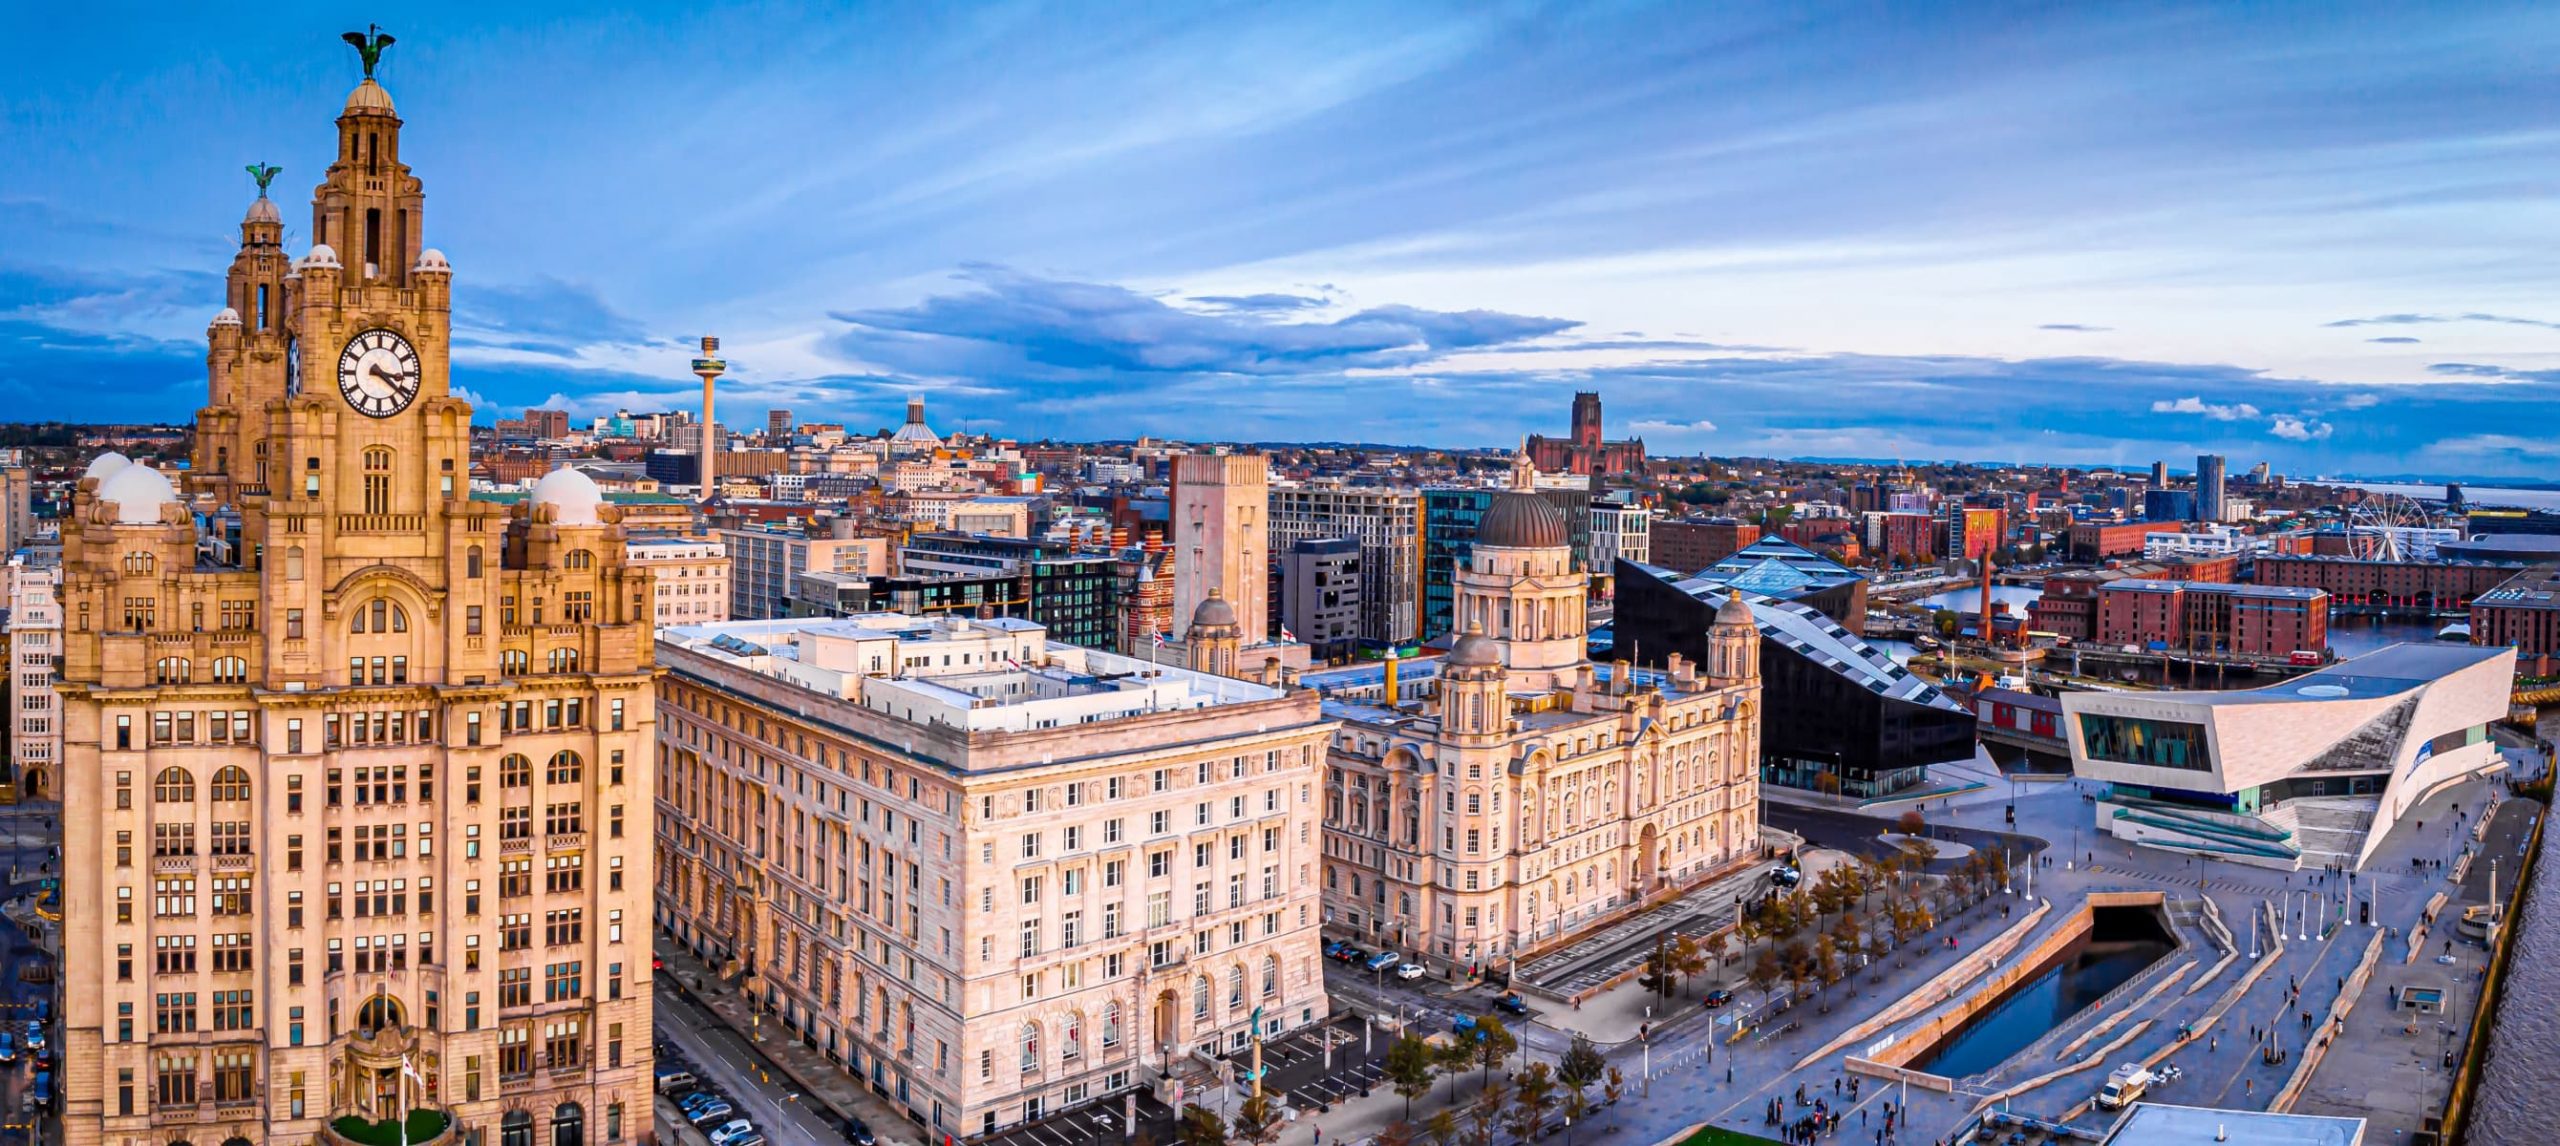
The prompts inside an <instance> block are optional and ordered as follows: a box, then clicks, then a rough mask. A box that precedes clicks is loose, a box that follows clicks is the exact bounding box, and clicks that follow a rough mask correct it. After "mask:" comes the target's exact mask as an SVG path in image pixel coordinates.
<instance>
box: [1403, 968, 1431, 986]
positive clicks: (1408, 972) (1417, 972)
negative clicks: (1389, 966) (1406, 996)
mask: <svg viewBox="0 0 2560 1146" xmlns="http://www.w3.org/2000/svg"><path fill="white" fill-rule="evenodd" d="M1430 973H1431V972H1430V971H1428V970H1426V969H1425V968H1424V967H1423V966H1422V964H1420V963H1406V964H1403V965H1401V966H1399V967H1397V968H1396V978H1399V979H1402V980H1404V981H1405V982H1408V983H1410V982H1412V981H1414V980H1416V979H1419V978H1421V977H1423V976H1425V975H1428V974H1430Z"/></svg>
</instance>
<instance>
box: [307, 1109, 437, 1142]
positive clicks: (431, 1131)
mask: <svg viewBox="0 0 2560 1146" xmlns="http://www.w3.org/2000/svg"><path fill="white" fill-rule="evenodd" d="M444 1127H445V1117H444V1114H443V1113H442V1112H440V1111H434V1110H427V1109H424V1108H421V1109H417V1110H412V1111H410V1112H409V1141H410V1142H411V1143H412V1144H415V1143H419V1142H424V1141H426V1140H428V1139H430V1138H433V1137H435V1136H436V1135H438V1134H442V1133H444ZM329 1129H331V1130H334V1131H336V1132H337V1133H338V1136H339V1137H341V1138H344V1139H346V1140H347V1141H349V1142H355V1143H359V1144H361V1146H400V1124H399V1123H397V1122H393V1121H391V1120H389V1119H384V1120H383V1121H380V1122H367V1121H365V1120H364V1119H362V1118H358V1117H356V1116H355V1115H352V1114H349V1115H344V1116H342V1117H340V1118H339V1119H338V1120H337V1121H335V1122H331V1123H330V1124H329Z"/></svg>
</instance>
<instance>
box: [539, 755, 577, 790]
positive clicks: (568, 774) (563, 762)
mask: <svg viewBox="0 0 2560 1146" xmlns="http://www.w3.org/2000/svg"><path fill="white" fill-rule="evenodd" d="M585 768H586V762H585V761H583V760H580V759H579V758H578V754H577V753H575V752H571V751H568V750H566V749H563V750H561V751H560V752H557V753H554V754H553V755H552V757H551V767H550V769H549V770H548V771H547V772H545V773H544V775H543V782H544V783H549V784H575V783H577V782H578V780H579V776H580V774H581V773H582V772H584V771H585Z"/></svg>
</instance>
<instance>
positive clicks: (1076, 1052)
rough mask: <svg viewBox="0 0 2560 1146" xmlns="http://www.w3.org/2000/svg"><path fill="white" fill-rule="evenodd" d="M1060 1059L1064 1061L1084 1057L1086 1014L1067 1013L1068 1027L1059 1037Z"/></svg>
mask: <svg viewBox="0 0 2560 1146" xmlns="http://www.w3.org/2000/svg"><path fill="white" fill-rule="evenodd" d="M1058 1057H1059V1058H1062V1059H1078V1058H1083V1057H1084V1012H1082V1011H1069V1012H1067V1027H1066V1029H1065V1030H1064V1031H1061V1032H1059V1035H1058Z"/></svg>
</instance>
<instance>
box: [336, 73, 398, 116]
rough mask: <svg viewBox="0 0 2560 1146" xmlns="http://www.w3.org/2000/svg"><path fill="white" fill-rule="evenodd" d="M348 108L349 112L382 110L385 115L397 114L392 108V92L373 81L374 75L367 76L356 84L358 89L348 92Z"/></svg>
mask: <svg viewBox="0 0 2560 1146" xmlns="http://www.w3.org/2000/svg"><path fill="white" fill-rule="evenodd" d="M347 110H348V111H349V112H359V111H367V112H380V113H382V114H383V115H394V114H397V113H395V112H393V111H392V110H391V93H390V92H387V91H384V90H382V85H381V84H378V83H375V82H373V77H372V76H366V77H365V78H364V82H363V83H360V84H357V85H356V90H354V91H351V92H348V93H347Z"/></svg>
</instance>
